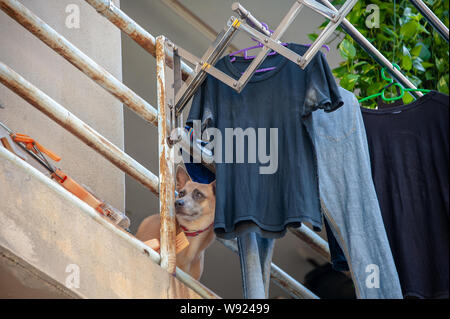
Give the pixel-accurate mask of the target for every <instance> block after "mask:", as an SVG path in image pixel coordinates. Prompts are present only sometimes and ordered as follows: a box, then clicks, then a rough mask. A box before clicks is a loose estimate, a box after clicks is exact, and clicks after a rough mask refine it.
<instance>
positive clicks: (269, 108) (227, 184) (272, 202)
mask: <svg viewBox="0 0 450 319" xmlns="http://www.w3.org/2000/svg"><path fill="white" fill-rule="evenodd" d="M288 47H289V49H291V50H294V51H296V52H297V53H299V54H302V55H303V54H304V53H305V52H306V50H307V47H306V46H302V45H297V44H289V45H288ZM250 62H251V61H249V60H244V59H243V58H242V57H240V58H239V57H238V58H237V60H236V61H235V62H232V63H231V62H230V60H229V57H224V58H222V59H221V60H219V61H218V62H217V64H216V67H217V68H218V69H219V70H221V71H222V72H225V73H226V74H228V75H230V76H232V77H233V78H235V79H237V78H239V77H240V76H241V74H242V72H243V71H244V70H245V69H246V68H247V66H248V65H249V64H250ZM271 66H276V69H275V70H272V71H267V72H262V73H256V74H255V75H254V76H253V77H252V79H251V80H250V82H249V83H248V84H247V86H246V87H245V88H244V89H243V91H242V92H241V93H240V94H239V93H237V92H236V91H234V90H233V89H231V88H230V87H228V86H227V85H225V84H224V83H222V82H220V81H219V80H217V79H215V78H214V77H212V76H208V77H207V79H206V80H205V82H204V83H203V85H202V86H201V88H200V89H199V90H198V91H197V93H196V95H195V96H194V99H193V103H192V106H191V109H190V113H189V117H188V120H187V123H189V124H190V123H192V121H193V120H201V121H202V123H203V125H204V126H208V127H214V128H217V129H218V130H219V131H220V133H221V135H222V147H221V150H222V156H221V159H222V162H221V163H216V165H215V167H216V183H217V184H216V213H215V224H214V227H215V231H216V234H217V235H218V236H220V237H223V238H231V237H235V236H236V235H239V234H240V233H239V229H238V228H239V226H240V225H241V224H242V225H245V227H244V228H245V229H247V230H248V229H251V230H252V231H254V230H255V229H254V227H249V225H248V223H249V222H250V223H254V224H256V225H257V226H258V227H259V228H261V229H262V230H264V231H266V232H273V233H276V234H278V236H281V235H282V234H284V232H285V229H286V226H293V227H298V226H300V223H301V222H309V223H311V224H312V225H313V227H314V228H316V229H320V227H321V215H320V204H319V195H318V181H317V170H316V167H315V161H314V149H313V145H312V142H311V140H310V138H309V137H308V134H307V131H306V129H305V127H304V125H303V117H305V116H308V115H310V113H311V112H312V111H314V110H316V109H318V108H322V109H325V110H326V111H332V110H335V109H336V108H338V107H340V106H341V105H342V99H341V97H340V94H339V90H338V88H337V85H336V83H335V80H334V78H333V76H332V74H331V71H330V68H329V67H328V64H327V62H326V60H325V58H324V56H323V54H322V53H319V54H317V55H316V56H315V57H314V59H313V61H311V63H310V64H309V65H308V67H307V68H306V69H305V70H302V69H300V68H299V67H298V66H297V65H296V64H294V63H292V62H291V61H289V60H287V59H285V58H284V57H283V56H281V55H275V56H269V57H267V59H266V60H265V61H264V63H263V65H262V66H261V68H267V67H271ZM227 128H228V129H236V128H241V129H242V130H244V131H246V130H247V129H249V131H246V132H247V133H249V135H250V138H249V137H248V136H247V137H245V139H244V140H245V147H244V148H243V149H244V163H238V158H237V155H239V154H236V141H237V139H236V138H233V142H234V144H233V151H231V155H232V159H233V161H232V163H225V161H226V157H227V156H229V155H230V152H228V153H227V152H226V150H227V149H228V150H230V148H229V147H230V143H228V144H227V143H226V134H227V133H226V129H227ZM264 130H265V131H264ZM275 131H276V132H275ZM253 133H254V134H253ZM271 134H272V137H270V136H271ZM252 135H253V136H252ZM214 139H216V136H214ZM252 139H253V141H256V144H257V145H256V148H250V149H251V151H252V153H253V154H252V153H250V152H249V151H248V150H249V140H252ZM229 140H231V138H230V139H229ZM226 144H227V145H226ZM216 147H217V148H219V147H218V146H217V144H216ZM264 147H265V149H264ZM214 152H215V154H217V150H214ZM259 152H262V153H263V154H264V155H267V156H269V155H270V161H267V159H265V158H264V157H260V154H259ZM255 153H256V156H255ZM255 157H256V160H255V159H254V158H255ZM229 159H230V157H229ZM262 168H263V171H264V170H266V173H265V174H264V173H262V171H261V169H262ZM263 235H264V234H263ZM266 235H267V234H266Z"/></svg>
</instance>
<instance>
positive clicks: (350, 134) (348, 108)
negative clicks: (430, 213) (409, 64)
mask: <svg viewBox="0 0 450 319" xmlns="http://www.w3.org/2000/svg"><path fill="white" fill-rule="evenodd" d="M340 93H341V96H342V98H343V101H344V105H343V106H342V107H341V108H340V109H338V110H337V111H335V112H332V113H329V114H328V113H325V112H323V111H321V110H318V111H316V112H313V113H312V115H311V116H310V117H308V118H307V119H306V120H305V124H306V127H307V129H308V132H309V134H310V135H311V139H312V140H313V143H314V147H315V150H316V155H317V156H316V158H317V167H318V175H319V193H320V199H321V206H322V211H323V215H324V218H325V221H328V225H327V226H329V227H327V235H329V236H328V238H329V240H328V242H329V244H330V245H329V246H330V252H331V257H332V260H331V261H332V262H333V264H334V266H336V265H337V266H340V268H339V269H336V270H339V271H342V270H348V267H346V266H347V263H346V260H347V261H348V264H349V265H350V267H349V268H350V272H351V275H352V279H353V283H354V285H355V291H356V295H357V297H358V298H364V299H366V298H370V299H395V298H396V299H399V298H402V291H401V287H400V282H399V278H398V274H397V270H396V267H395V264H394V259H393V257H392V253H391V250H390V247H389V242H388V239H387V236H386V231H385V229H384V225H383V219H382V217H381V212H380V207H379V204H378V200H377V196H376V193H375V188H374V185H373V181H372V177H371V170H370V158H369V152H368V149H367V138H366V132H365V128H364V123H363V119H362V115H361V110H360V107H359V103H358V100H357V99H356V97H355V95H354V94H353V93H351V92H349V91H347V90H344V89H343V88H340ZM330 232H331V233H330ZM331 234H334V237H333V236H330V235H331ZM335 238H336V239H335ZM340 247H342V248H343V249H342V250H343V251H344V252H345V257H344V256H342V257H341V254H343V253H342V250H337V249H339V248H340ZM342 261H343V265H342ZM335 268H336V267H335ZM371 274H372V275H373V276H378V278H375V277H373V278H374V282H373V283H370V280H369V284H367V282H368V281H367V280H368V277H370V275H371Z"/></svg>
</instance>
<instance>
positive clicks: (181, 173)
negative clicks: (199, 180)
mask: <svg viewBox="0 0 450 319" xmlns="http://www.w3.org/2000/svg"><path fill="white" fill-rule="evenodd" d="M190 180H191V178H190V177H189V175H188V173H187V172H186V170H185V169H184V168H183V166H181V165H180V166H178V167H177V185H176V189H177V190H180V189H182V188H183V187H184V185H186V183H187V182H189V181H190Z"/></svg>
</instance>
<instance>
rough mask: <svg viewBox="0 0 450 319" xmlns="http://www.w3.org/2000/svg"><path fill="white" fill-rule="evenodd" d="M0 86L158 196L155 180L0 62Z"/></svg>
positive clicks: (80, 121) (124, 154) (146, 171)
mask: <svg viewBox="0 0 450 319" xmlns="http://www.w3.org/2000/svg"><path fill="white" fill-rule="evenodd" d="M0 83H3V84H4V85H5V86H6V87H8V88H9V89H11V90H12V91H13V92H15V93H16V94H17V95H19V96H20V97H22V98H23V99H24V100H26V101H27V102H29V103H30V104H31V105H33V106H34V107H35V108H37V109H38V110H39V111H41V112H42V113H44V114H45V115H47V116H48V117H50V118H51V119H52V120H53V121H55V122H56V123H58V124H59V125H61V126H62V127H63V128H64V129H66V130H68V131H69V132H70V133H72V134H73V135H75V136H76V137H78V138H79V139H80V140H82V141H83V142H84V143H85V144H87V145H88V146H89V147H91V148H92V149H94V150H95V151H96V152H97V153H99V154H101V155H102V156H103V157H105V158H106V159H107V160H108V161H110V162H111V163H112V164H114V165H115V166H117V167H118V168H119V169H121V170H122V171H124V172H125V173H127V174H128V175H130V176H131V177H133V178H134V179H136V180H137V181H139V182H140V183H141V184H142V185H144V186H145V187H147V188H148V189H150V190H151V191H152V192H153V193H154V194H158V177H157V176H155V175H154V174H153V173H152V172H150V171H149V170H147V169H146V168H145V167H143V166H142V165H141V164H139V163H138V162H137V161H136V160H134V159H133V158H132V157H131V156H129V155H128V154H126V153H125V152H123V151H122V150H121V149H119V148H118V147H117V146H115V145H114V144H113V143H111V142H110V141H108V140H107V139H106V138H105V137H103V136H102V135H101V134H99V133H98V132H97V131H95V130H94V129H93V128H91V127H90V126H88V125H87V124H86V123H84V122H83V121H82V120H80V119H79V118H78V117H76V116H75V115H74V114H72V113H71V112H69V111H68V110H67V109H65V108H64V107H63V106H61V105H60V104H59V103H57V102H56V101H55V100H53V99H52V98H51V97H49V96H48V95H47V94H45V93H44V92H42V91H41V90H39V89H38V88H37V87H35V86H34V85H33V84H31V83H30V82H28V81H27V80H26V79H24V78H23V77H22V76H21V75H19V74H17V73H16V72H15V71H13V70H12V69H11V68H9V67H8V66H6V65H5V64H4V63H2V62H0Z"/></svg>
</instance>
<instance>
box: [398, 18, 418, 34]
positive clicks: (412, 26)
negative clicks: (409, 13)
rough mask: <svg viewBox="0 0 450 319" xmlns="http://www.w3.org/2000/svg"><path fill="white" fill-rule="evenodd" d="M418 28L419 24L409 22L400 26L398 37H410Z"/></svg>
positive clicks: (412, 21)
mask: <svg viewBox="0 0 450 319" xmlns="http://www.w3.org/2000/svg"><path fill="white" fill-rule="evenodd" d="M418 26H419V23H417V21H414V20H411V21H409V22H407V23H405V24H404V25H402V27H401V28H400V35H401V36H403V37H405V36H408V37H412V36H414V34H415V33H416V31H417V28H418Z"/></svg>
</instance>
